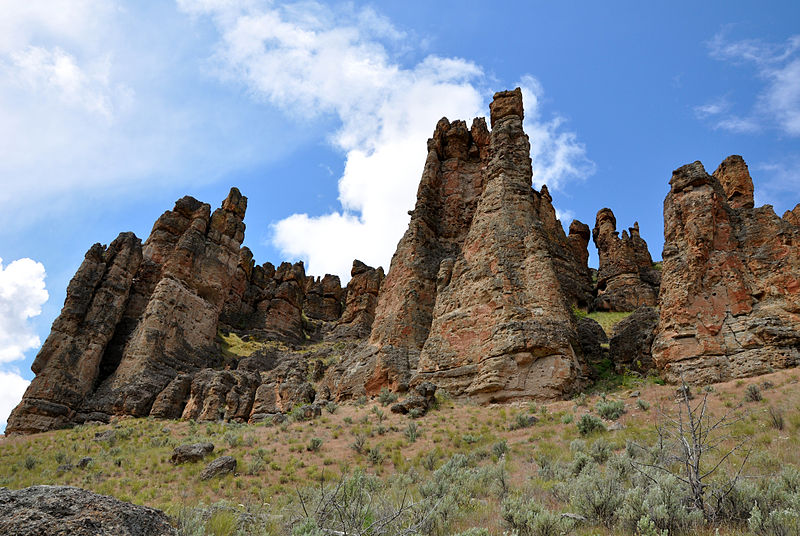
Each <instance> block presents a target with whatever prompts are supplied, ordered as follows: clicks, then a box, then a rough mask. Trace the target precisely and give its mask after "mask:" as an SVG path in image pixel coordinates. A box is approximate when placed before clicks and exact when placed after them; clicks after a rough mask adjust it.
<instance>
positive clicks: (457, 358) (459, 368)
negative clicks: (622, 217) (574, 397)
mask: <svg viewBox="0 0 800 536" xmlns="http://www.w3.org/2000/svg"><path fill="white" fill-rule="evenodd" d="M498 98H500V99H501V100H502V101H503V102H504V104H503V106H504V107H505V106H507V105H508V104H507V103H505V101H508V100H509V99H510V98H511V97H510V96H508V95H505V94H503V95H501V96H500V97H498ZM515 98H519V99H520V106H521V98H522V97H521V94H519V95H517V96H516V97H515ZM492 123H493V124H494V128H493V130H492V134H491V146H490V153H489V154H490V159H489V162H488V164H487V168H486V177H487V180H486V183H485V186H484V189H483V192H482V195H481V197H480V200H479V201H478V205H477V207H476V210H475V215H474V216H473V219H472V223H471V225H470V228H469V232H468V234H467V236H466V237H465V240H464V244H463V246H462V248H461V251H460V252H458V254H457V255H456V256H455V258H454V262H453V263H452V268H450V266H443V267H442V268H441V269H440V271H447V272H449V274H447V275H441V274H440V278H439V281H440V282H441V283H442V284H440V285H439V286H438V288H437V295H436V304H435V307H434V312H433V322H432V325H431V329H430V334H429V336H428V339H427V340H426V342H425V345H424V347H423V349H422V353H421V355H420V360H419V367H418V373H419V377H420V378H423V379H426V380H429V381H432V382H434V383H436V384H437V385H438V386H439V387H441V388H444V389H446V390H447V391H448V392H450V393H451V394H453V395H455V396H460V395H468V396H469V397H470V398H472V399H475V400H479V401H487V402H488V401H501V400H507V399H511V398H533V397H538V398H553V397H558V396H561V395H563V394H564V393H565V392H568V391H569V390H571V389H573V388H575V387H576V384H577V382H576V380H577V378H578V376H579V375H580V374H581V365H580V364H579V363H578V360H577V356H576V354H575V352H574V350H573V348H572V342H576V335H575V327H574V325H573V319H572V314H571V311H570V310H569V307H568V302H567V300H566V299H565V296H564V294H563V292H562V289H561V285H560V283H559V279H558V276H557V274H556V268H555V266H554V262H553V256H552V255H551V253H550V248H549V247H548V237H549V235H550V232H549V231H551V229H548V228H547V225H546V224H547V223H548V222H553V227H554V226H555V224H554V222H556V221H557V220H555V217H554V216H553V219H552V220H550V219H549V218H548V219H546V220H545V219H542V218H541V217H540V214H541V208H542V205H544V204H549V202H550V200H549V194H548V193H547V192H546V190H544V189H543V193H539V192H536V191H535V190H533V189H532V188H531V177H532V172H531V160H530V144H529V143H528V137H527V136H526V135H525V133H524V132H523V130H522V120H521V117H520V116H519V115H517V114H509V115H504V116H502V117H499V118H493V121H492ZM551 206H552V205H551ZM537 209H538V210H537ZM561 233H562V235H563V230H562V231H561ZM565 242H566V240H565Z"/></svg>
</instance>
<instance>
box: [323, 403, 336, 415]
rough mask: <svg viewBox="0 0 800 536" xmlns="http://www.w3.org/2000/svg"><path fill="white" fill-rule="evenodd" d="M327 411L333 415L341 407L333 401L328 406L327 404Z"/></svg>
mask: <svg viewBox="0 0 800 536" xmlns="http://www.w3.org/2000/svg"><path fill="white" fill-rule="evenodd" d="M325 409H326V410H328V413H330V414H333V413H336V410H337V409H339V405H338V404H337V403H336V402H334V401H333V400H331V401H329V402H328V403H327V404H325Z"/></svg>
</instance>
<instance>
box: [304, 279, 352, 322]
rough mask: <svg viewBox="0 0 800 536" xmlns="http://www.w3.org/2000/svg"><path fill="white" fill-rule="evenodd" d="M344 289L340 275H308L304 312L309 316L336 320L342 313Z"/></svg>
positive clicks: (330, 320)
mask: <svg viewBox="0 0 800 536" xmlns="http://www.w3.org/2000/svg"><path fill="white" fill-rule="evenodd" d="M343 296H344V290H343V289H342V283H341V281H340V280H339V276H336V275H331V274H325V277H323V278H316V279H314V278H313V277H308V278H307V283H306V287H305V297H304V298H303V312H304V313H305V314H306V316H307V317H308V318H311V319H314V320H324V321H326V322H335V321H336V320H338V319H339V317H340V316H341V315H342V298H343Z"/></svg>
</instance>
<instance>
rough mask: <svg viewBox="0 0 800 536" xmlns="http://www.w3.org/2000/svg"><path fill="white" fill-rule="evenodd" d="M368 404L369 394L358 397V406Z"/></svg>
mask: <svg viewBox="0 0 800 536" xmlns="http://www.w3.org/2000/svg"><path fill="white" fill-rule="evenodd" d="M366 405H367V395H361V396H359V397H358V398H356V406H358V407H364V406H366Z"/></svg>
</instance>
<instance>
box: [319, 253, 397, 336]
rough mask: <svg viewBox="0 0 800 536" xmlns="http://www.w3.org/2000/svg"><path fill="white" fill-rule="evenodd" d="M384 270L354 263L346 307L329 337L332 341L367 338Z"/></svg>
mask: <svg viewBox="0 0 800 536" xmlns="http://www.w3.org/2000/svg"><path fill="white" fill-rule="evenodd" d="M383 277H384V274H383V268H380V267H378V268H377V269H375V268H372V267H371V266H367V265H366V264H364V263H363V262H361V261H359V260H354V261H353V268H352V269H351V270H350V282H349V283H347V290H346V291H345V296H346V300H345V306H344V311H343V312H342V316H341V318H339V321H338V322H337V324H336V327H335V328H334V330H333V332H332V333H331V335H330V336H329V338H331V339H340V338H365V337H368V336H369V334H370V331H371V330H372V323H373V321H374V320H375V307H376V306H377V304H378V293H379V292H380V289H381V284H382V283H383Z"/></svg>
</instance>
